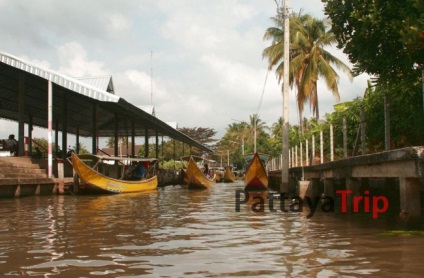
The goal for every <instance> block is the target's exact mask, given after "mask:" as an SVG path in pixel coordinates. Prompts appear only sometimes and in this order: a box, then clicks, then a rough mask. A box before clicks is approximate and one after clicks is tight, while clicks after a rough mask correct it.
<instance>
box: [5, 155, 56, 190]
mask: <svg viewBox="0 0 424 278" xmlns="http://www.w3.org/2000/svg"><path fill="white" fill-rule="evenodd" d="M51 182H52V179H48V178H47V174H46V170H45V169H42V168H41V167H40V165H39V164H38V163H37V160H33V159H31V158H29V157H0V185H6V184H40V183H41V184H43V183H51Z"/></svg>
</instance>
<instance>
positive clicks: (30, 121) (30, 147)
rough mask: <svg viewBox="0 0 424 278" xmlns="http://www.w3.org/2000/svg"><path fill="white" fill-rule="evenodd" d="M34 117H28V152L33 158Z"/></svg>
mask: <svg viewBox="0 0 424 278" xmlns="http://www.w3.org/2000/svg"><path fill="white" fill-rule="evenodd" d="M32 129H33V124H32V115H29V116H28V152H29V155H30V156H32Z"/></svg>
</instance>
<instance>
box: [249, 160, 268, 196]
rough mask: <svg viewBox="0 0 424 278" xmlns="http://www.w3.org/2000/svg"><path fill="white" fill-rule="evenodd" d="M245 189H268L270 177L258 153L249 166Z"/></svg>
mask: <svg viewBox="0 0 424 278" xmlns="http://www.w3.org/2000/svg"><path fill="white" fill-rule="evenodd" d="M244 189H245V190H249V191H256V190H267V189H268V175H267V173H266V170H265V166H264V165H263V163H262V161H261V160H260V158H259V156H258V154H257V153H255V154H254V156H253V158H252V160H251V161H250V163H249V165H248V166H247V170H246V175H245V177H244Z"/></svg>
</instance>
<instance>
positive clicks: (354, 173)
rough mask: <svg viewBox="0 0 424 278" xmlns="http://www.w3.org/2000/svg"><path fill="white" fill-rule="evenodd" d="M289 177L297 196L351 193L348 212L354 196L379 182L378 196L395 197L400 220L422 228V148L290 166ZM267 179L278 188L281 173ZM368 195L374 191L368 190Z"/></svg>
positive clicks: (271, 174) (291, 188) (423, 149)
mask: <svg viewBox="0 0 424 278" xmlns="http://www.w3.org/2000/svg"><path fill="white" fill-rule="evenodd" d="M289 177H290V178H289V179H290V182H289V191H290V190H291V191H292V192H293V191H294V190H296V191H295V192H296V194H298V195H299V196H300V197H303V196H309V197H312V198H314V197H316V196H321V195H322V194H323V196H330V197H335V195H336V190H337V189H338V190H350V191H351V192H352V193H351V194H350V195H349V196H348V198H347V202H348V203H347V206H348V210H349V208H352V206H353V205H354V203H353V200H354V199H355V196H361V195H364V192H365V191H366V190H368V191H366V192H369V191H370V189H369V188H370V184H371V183H372V182H373V181H378V182H380V187H379V189H378V194H380V195H383V196H384V195H385V194H386V195H388V196H389V195H390V196H392V195H393V194H394V195H395V196H397V198H398V202H395V203H397V204H399V217H401V218H402V220H403V221H404V222H405V223H406V225H407V226H408V227H422V224H423V217H422V216H423V215H422V212H421V209H422V208H421V206H422V205H421V204H422V202H421V192H422V191H423V190H422V184H423V179H424V147H421V146H420V147H409V148H403V149H397V150H392V151H384V152H380V153H374V154H368V155H360V156H355V157H350V158H345V159H340V160H336V161H331V162H326V163H322V164H317V165H311V166H304V167H292V168H290V169H289ZM269 180H270V185H271V187H273V188H276V189H278V188H279V186H280V184H281V170H278V169H273V170H271V171H269ZM381 181H383V182H381ZM370 194H371V195H372V194H375V192H374V193H373V192H372V190H371V193H370ZM359 198H360V197H359ZM359 198H358V197H357V198H356V200H358V199H359ZM356 205H357V204H356ZM392 209H393V208H392Z"/></svg>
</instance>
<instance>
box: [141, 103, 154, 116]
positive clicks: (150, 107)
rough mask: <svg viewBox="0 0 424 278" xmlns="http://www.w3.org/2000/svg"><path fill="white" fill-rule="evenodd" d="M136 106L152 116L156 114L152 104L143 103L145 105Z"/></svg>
mask: <svg viewBox="0 0 424 278" xmlns="http://www.w3.org/2000/svg"><path fill="white" fill-rule="evenodd" d="M137 107H138V108H140V109H141V110H143V111H144V112H146V113H149V114H150V115H152V116H156V115H155V106H154V105H145V106H137Z"/></svg>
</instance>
